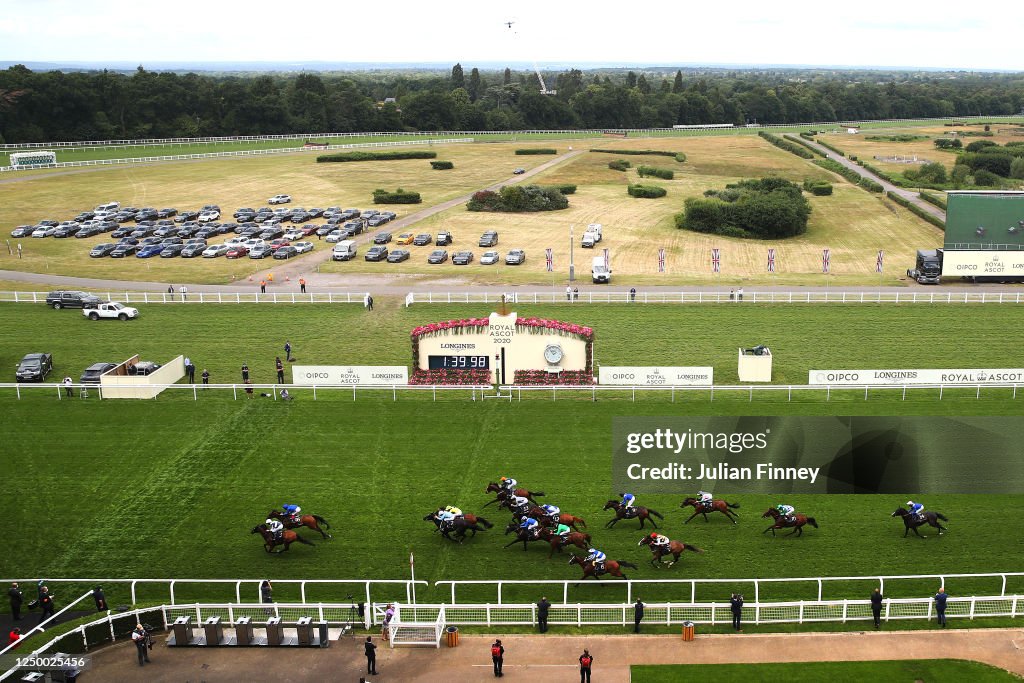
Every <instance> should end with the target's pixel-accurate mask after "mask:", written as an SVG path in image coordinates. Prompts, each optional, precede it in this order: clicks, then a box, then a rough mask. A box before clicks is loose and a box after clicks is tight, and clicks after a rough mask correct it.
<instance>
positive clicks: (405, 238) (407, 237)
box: [395, 232, 416, 244]
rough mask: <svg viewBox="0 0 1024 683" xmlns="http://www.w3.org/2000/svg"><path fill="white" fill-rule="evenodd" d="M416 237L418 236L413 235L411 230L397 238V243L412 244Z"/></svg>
mask: <svg viewBox="0 0 1024 683" xmlns="http://www.w3.org/2000/svg"><path fill="white" fill-rule="evenodd" d="M414 239H416V236H415V235H413V234H412V233H411V232H403V233H402V234H401V235H399V236H398V238H397V239H396V240H395V244H412V241H413V240H414Z"/></svg>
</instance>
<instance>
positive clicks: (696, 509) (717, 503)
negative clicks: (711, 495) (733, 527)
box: [679, 498, 740, 524]
mask: <svg viewBox="0 0 1024 683" xmlns="http://www.w3.org/2000/svg"><path fill="white" fill-rule="evenodd" d="M690 505H692V506H693V514H692V515H690V519H693V518H694V517H696V516H697V515H704V521H705V522H707V521H708V513H709V512H721V513H722V514H723V515H725V516H726V517H728V518H729V519H730V520H731V521H732V523H733V524H735V523H736V517H738V516H739V513H737V512H730V511H729V508H732V509H733V510H735V509H736V508H738V507H739V506H740V504H739V503H727V502H725V501H724V500H712V501H711V505H710V507H709V506H708V505H707V504H705V503H702V502H700V501H699V500H697V499H696V498H687V499H685V500H684V501H683V502H682V503H680V504H679V507H681V508H685V507H688V506H690ZM690 519H687V520H686V521H685V522H683V524H689V523H690Z"/></svg>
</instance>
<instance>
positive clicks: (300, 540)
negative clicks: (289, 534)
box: [295, 534, 316, 545]
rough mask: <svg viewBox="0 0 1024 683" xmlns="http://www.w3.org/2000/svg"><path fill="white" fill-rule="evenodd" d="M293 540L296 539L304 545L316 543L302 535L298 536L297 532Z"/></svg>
mask: <svg viewBox="0 0 1024 683" xmlns="http://www.w3.org/2000/svg"><path fill="white" fill-rule="evenodd" d="M295 540H296V541H298V542H299V543H302V544H304V545H316V543H313V541H307V540H306V539H304V538H303V537H302V536H299V535H298V534H295Z"/></svg>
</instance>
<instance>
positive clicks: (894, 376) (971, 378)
mask: <svg viewBox="0 0 1024 683" xmlns="http://www.w3.org/2000/svg"><path fill="white" fill-rule="evenodd" d="M1014 382H1024V368H983V369H978V368H973V369H969V370H934V369H926V370H901V369H890V370H811V371H810V372H808V374H807V383H808V384H817V385H826V384H828V385H832V386H842V385H850V384H853V385H858V386H862V385H865V384H881V385H884V384H895V385H897V386H899V385H902V384H964V385H977V384H1012V383H1014Z"/></svg>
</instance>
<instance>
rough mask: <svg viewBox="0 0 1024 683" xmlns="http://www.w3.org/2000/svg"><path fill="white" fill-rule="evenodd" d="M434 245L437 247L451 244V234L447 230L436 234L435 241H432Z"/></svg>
mask: <svg viewBox="0 0 1024 683" xmlns="http://www.w3.org/2000/svg"><path fill="white" fill-rule="evenodd" d="M434 243H435V244H436V245H437V246H439V247H443V246H445V245H447V244H451V243H452V234H451V233H450V232H448V231H447V230H442V231H441V232H439V233H437V239H436V240H435V241H434Z"/></svg>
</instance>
